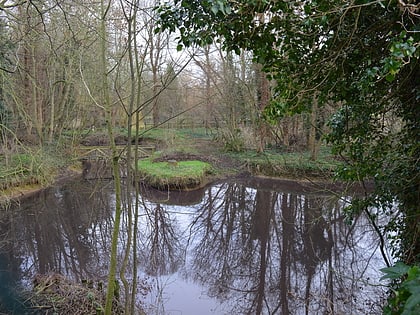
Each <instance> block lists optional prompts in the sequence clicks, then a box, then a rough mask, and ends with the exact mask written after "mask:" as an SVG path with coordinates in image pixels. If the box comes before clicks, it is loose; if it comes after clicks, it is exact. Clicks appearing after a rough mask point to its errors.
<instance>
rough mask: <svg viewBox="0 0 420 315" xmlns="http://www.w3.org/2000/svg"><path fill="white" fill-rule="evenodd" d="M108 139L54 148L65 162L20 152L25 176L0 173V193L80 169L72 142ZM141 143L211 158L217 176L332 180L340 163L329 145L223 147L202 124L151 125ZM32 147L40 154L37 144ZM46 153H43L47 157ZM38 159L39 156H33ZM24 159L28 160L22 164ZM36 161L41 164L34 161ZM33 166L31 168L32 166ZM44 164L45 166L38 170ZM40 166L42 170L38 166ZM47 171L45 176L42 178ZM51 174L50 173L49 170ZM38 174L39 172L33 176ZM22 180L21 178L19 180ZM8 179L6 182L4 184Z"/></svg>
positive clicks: (170, 156) (19, 191)
mask: <svg viewBox="0 0 420 315" xmlns="http://www.w3.org/2000/svg"><path fill="white" fill-rule="evenodd" d="M115 142H116V144H117V145H120V146H122V145H126V144H127V139H126V136H125V134H124V133H119V134H118V135H117V136H116V137H115ZM108 144H109V140H108V137H107V135H106V133H103V132H102V133H101V132H95V133H92V134H88V135H87V136H84V137H82V138H81V140H80V142H79V143H76V146H75V147H74V148H69V147H68V146H66V150H68V151H71V152H72V153H71V154H70V153H68V152H58V154H57V159H56V160H59V159H60V157H59V156H60V155H63V154H64V155H65V156H67V157H68V156H70V155H71V158H70V159H68V160H67V161H66V162H56V161H54V157H53V154H51V152H47V153H46V154H45V153H43V155H41V156H40V157H36V156H35V157H34V156H30V158H28V157H27V155H24V156H23V158H22V157H21V158H20V159H19V163H18V164H19V165H18V167H19V168H21V169H22V170H23V171H22V174H24V173H25V174H26V176H27V178H29V180H27V179H26V180H25V178H24V176H20V175H17V176H14V177H12V178H10V180H9V179H8V178H7V177H6V176H0V179H1V181H2V182H1V184H2V185H3V186H4V187H3V188H2V191H1V194H0V199H1V198H3V199H9V198H18V197H20V196H24V195H27V194H28V193H31V192H34V191H36V190H38V189H39V188H41V187H45V186H48V185H49V184H51V183H52V182H53V181H55V182H56V181H57V180H63V179H66V178H68V177H70V176H74V175H75V174H76V175H77V174H81V173H82V171H83V167H82V166H81V163H80V161H79V159H78V156H77V154H78V153H77V147H78V146H83V147H94V146H107V145H108ZM140 144H141V145H146V146H147V145H149V146H153V147H155V153H154V158H155V159H157V160H160V161H165V160H176V161H185V160H200V161H204V162H208V163H210V164H211V165H212V166H213V168H214V173H213V174H212V175H211V176H210V178H209V180H210V181H212V180H217V179H221V178H227V177H232V176H249V175H256V176H268V177H272V178H281V179H289V180H297V181H331V180H332V179H333V174H334V171H335V170H336V168H337V166H338V165H340V163H341V162H340V161H339V160H338V159H337V158H336V157H334V156H333V155H331V154H330V153H329V148H327V147H321V149H320V154H319V158H318V159H317V160H315V161H313V160H311V159H310V155H309V153H308V152H306V151H305V150H302V149H299V148H294V149H290V148H287V149H285V148H280V147H271V148H267V150H265V151H264V152H262V153H258V152H256V150H255V149H244V150H241V151H239V152H232V151H228V150H226V147H225V145H224V144H223V143H221V142H220V141H217V137H216V136H215V134H214V133H213V134H212V133H209V132H208V131H207V130H204V129H203V128H201V129H200V128H197V129H176V130H168V129H156V130H151V131H148V132H147V133H146V134H145V135H143V136H142V137H141V138H140ZM33 152H36V154H39V152H40V150H39V149H35V150H34V151H33ZM46 156H47V157H48V158H46ZM38 160H39V162H38ZM25 163H28V165H30V167H31V168H29V166H26V165H25ZM37 163H40V166H38V165H37ZM2 167H3V166H2V165H0V173H2V172H4V173H5V174H6V173H7V171H8V169H7V168H2ZM32 169H34V170H36V172H33V171H32ZM43 169H45V171H42V170H43ZM40 170H41V171H40ZM46 174H47V175H48V176H49V177H50V178H45V177H44V176H46ZM0 175H1V174H0ZM52 175H53V176H52ZM37 176H38V177H37ZM19 181H21V182H19ZM9 183H11V184H10V185H9Z"/></svg>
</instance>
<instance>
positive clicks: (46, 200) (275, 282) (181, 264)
mask: <svg viewBox="0 0 420 315" xmlns="http://www.w3.org/2000/svg"><path fill="white" fill-rule="evenodd" d="M166 194H167V195H168V193H166ZM168 196H169V195H168ZM197 196H200V197H201V198H198V199H197ZM132 198H133V199H134V197H132ZM193 199H194V200H195V199H197V200H196V201H195V203H194V202H192V201H191V200H193ZM170 200H171V198H169V197H168V198H164V199H162V198H160V199H156V198H155V197H154V198H152V197H151V195H150V193H149V194H147V193H145V192H144V191H143V192H142V194H141V196H140V205H141V209H140V213H139V218H138V220H139V223H140V231H139V235H138V236H137V242H138V255H139V257H138V261H139V262H140V265H139V268H140V269H141V270H142V271H143V275H142V277H146V276H147V279H148V281H149V283H150V285H151V287H153V288H154V290H153V291H152V292H151V293H149V297H150V300H149V301H152V302H151V303H150V305H149V307H148V308H147V309H148V311H149V313H148V314H175V310H177V311H179V312H181V313H182V314H227V313H230V314H374V313H380V305H379V304H378V299H379V298H380V296H381V294H382V292H381V290H382V289H381V287H376V286H373V285H371V284H372V283H374V282H377V279H378V278H379V275H378V269H380V268H381V267H383V262H382V260H381V258H380V255H379V253H378V251H377V246H378V244H379V241H378V240H377V238H376V236H375V234H374V233H373V232H372V231H371V229H370V227H369V224H368V223H367V220H366V219H365V218H364V217H362V216H361V217H359V218H358V220H357V221H356V223H355V224H354V225H352V226H348V225H346V224H345V223H344V221H343V216H342V208H343V205H344V201H343V199H342V198H340V197H337V196H336V195H334V194H326V193H325V192H323V193H320V192H316V191H304V190H303V189H302V187H298V186H297V185H293V186H290V185H289V184H288V183H286V184H285V182H280V181H276V182H272V181H267V180H262V179H259V180H256V179H255V180H253V181H250V182H233V181H232V182H226V183H221V184H217V185H214V186H211V187H207V188H205V189H203V190H202V191H200V192H199V193H198V194H194V198H191V194H190V196H189V197H186V201H185V202H182V195H180V194H177V196H176V200H177V201H176V202H175V203H176V204H175V205H171V204H168V203H169V201H170ZM131 201H132V200H130V202H131ZM113 203H114V196H113V193H112V183H110V182H101V181H79V180H74V181H70V182H69V183H67V184H65V185H63V186H58V187H52V188H50V189H48V190H45V191H42V192H40V193H38V194H37V195H34V196H32V197H31V198H30V199H26V200H22V201H21V203H20V204H18V205H15V206H14V207H12V208H10V209H4V210H3V211H1V217H0V233H1V235H2V239H3V241H2V243H1V247H0V265H1V268H2V270H1V271H0V277H1V278H2V279H7V283H9V284H10V285H9V284H8V286H12V284H22V283H25V281H28V279H31V277H32V276H33V275H34V274H36V273H46V272H51V271H53V272H59V273H63V274H65V275H68V276H70V277H72V278H74V279H75V280H76V281H80V280H81V279H83V278H90V279H92V278H93V279H101V278H102V279H104V278H105V276H106V273H107V270H108V257H109V248H110V246H109V244H110V235H111V229H112V223H113V217H112V208H113ZM127 222H128V220H126V221H125V224H124V225H123V228H122V229H123V230H124V229H126V228H127V224H128V223H127ZM121 237H122V240H121V255H122V252H123V250H124V248H123V247H124V246H123V244H124V241H125V238H126V233H124V231H123V233H121ZM1 283H2V285H3V286H4V284H3V281H2V282H1ZM184 293H185V294H184ZM2 298H3V300H2V301H6V300H8V301H10V299H11V298H10V297H4V296H3V297H2ZM2 304H3V307H4V306H5V302H2Z"/></svg>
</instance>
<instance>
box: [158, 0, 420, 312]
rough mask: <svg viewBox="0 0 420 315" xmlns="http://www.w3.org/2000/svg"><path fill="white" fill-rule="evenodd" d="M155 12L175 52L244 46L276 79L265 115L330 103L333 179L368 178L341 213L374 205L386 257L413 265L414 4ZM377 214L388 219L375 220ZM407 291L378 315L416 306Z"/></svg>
mask: <svg viewBox="0 0 420 315" xmlns="http://www.w3.org/2000/svg"><path fill="white" fill-rule="evenodd" d="M158 11H159V13H160V14H161V27H162V28H165V29H169V30H171V31H175V30H179V32H180V36H179V37H178V39H179V47H180V48H182V47H183V46H191V45H205V44H208V43H210V42H213V41H219V42H221V43H222V44H223V47H224V48H225V49H227V50H229V51H239V48H244V49H247V50H249V51H252V52H253V55H254V60H255V61H256V62H259V63H261V64H263V70H264V71H265V72H267V74H268V76H269V77H270V78H271V79H272V80H275V82H276V85H275V88H274V91H273V92H274V93H273V94H274V97H273V99H272V102H271V105H270V106H268V107H266V109H265V113H264V116H265V117H266V118H267V119H269V120H272V121H274V120H275V119H277V118H279V117H283V116H286V115H291V114H294V113H299V112H302V111H305V110H308V109H309V108H308V104H310V101H311V100H312V98H313V97H314V95H317V97H318V103H319V104H320V106H323V104H325V103H326V102H327V101H329V102H335V103H336V104H337V108H338V110H337V112H336V114H335V115H333V116H332V117H331V120H330V122H329V127H330V133H329V135H328V136H327V140H328V141H329V143H330V144H332V145H333V150H334V153H335V154H337V155H340V156H341V157H342V158H343V159H344V160H345V161H346V163H345V165H344V166H343V167H342V168H341V169H340V171H339V172H338V174H337V176H338V178H339V179H343V180H350V181H360V182H363V183H365V182H373V183H374V184H375V185H374V187H375V188H374V190H373V191H370V192H369V193H368V194H367V196H366V198H364V199H363V200H355V201H354V203H353V205H352V206H351V207H350V208H349V209H348V214H349V217H350V218H351V217H352V216H354V215H357V214H358V213H361V212H362V211H365V212H367V213H369V214H372V212H371V211H370V209H375V210H374V211H375V215H370V219H371V222H372V224H374V225H375V228H376V229H377V231H378V232H380V233H381V234H382V235H381V236H382V237H384V236H386V235H392V237H390V240H391V244H392V245H393V248H392V250H393V252H394V255H395V256H397V257H399V258H401V259H402V260H404V261H405V262H406V263H408V264H411V265H414V264H416V263H419V262H420V177H419V176H420V163H419V161H420V110H419V109H420V108H419V103H420V64H419V58H420V48H419V43H420V32H419V30H420V17H419V12H418V7H416V6H415V5H413V4H412V2H411V1H397V0H391V1H388V2H383V3H382V2H379V1H364V0H360V1H355V2H348V1H328V0H320V1H307V2H302V1H269V0H261V1H251V0H248V1H229V0H225V1H222V0H219V1H211V0H208V1H179V0H178V1H175V6H171V7H160V8H159V9H158ZM261 13H264V15H262V14H261ZM379 213H382V214H385V215H387V216H388V217H389V218H390V222H389V224H387V225H386V226H377V225H376V224H375V220H376V215H377V214H379ZM410 270H412V269H410ZM413 270H414V271H415V270H417V271H418V268H417V269H413ZM413 270H412V271H411V272H414V271H413ZM407 279H411V278H410V275H409V276H408V278H407ZM407 281H408V282H407ZM416 281H418V280H416ZM418 287H419V286H418V285H416V286H414V290H418ZM412 288H413V286H412V282H411V280H406V281H404V282H403V283H402V285H401V287H400V288H399V289H398V291H397V293H398V292H400V293H401V294H402V297H403V300H404V301H405V302H407V304H402V303H401V301H400V300H398V299H399V296H398V295H396V298H395V299H394V300H390V305H389V307H388V308H387V309H386V311H387V312H388V313H387V314H414V312H415V311H418V309H417V307H418V306H417V304H416V303H417V302H418V301H417V302H416V301H415V302H416V303H414V302H413V300H411V299H410V297H408V295H407V294H408V293H407V292H409V293H410V294H414V293H415V294H417V295H416V296H420V292H418V291H415V292H414V291H411V289H412ZM400 297H401V295H400ZM413 303H414V304H413ZM407 305H408V306H407ZM413 305H415V307H414V308H413Z"/></svg>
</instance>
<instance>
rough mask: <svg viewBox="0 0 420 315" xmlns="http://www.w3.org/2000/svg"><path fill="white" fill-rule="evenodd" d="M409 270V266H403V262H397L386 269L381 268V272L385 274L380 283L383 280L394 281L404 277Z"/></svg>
mask: <svg viewBox="0 0 420 315" xmlns="http://www.w3.org/2000/svg"><path fill="white" fill-rule="evenodd" d="M409 269H410V267H409V266H407V265H406V264H404V263H403V262H401V261H399V262H397V263H396V264H395V265H394V266H392V267H388V268H382V269H381V271H382V272H383V273H384V274H385V275H384V276H382V278H381V281H382V280H385V279H390V280H396V279H399V278H401V277H402V276H403V275H405V274H406V273H407V272H408V270H409Z"/></svg>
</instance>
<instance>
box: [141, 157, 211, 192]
mask: <svg viewBox="0 0 420 315" xmlns="http://www.w3.org/2000/svg"><path fill="white" fill-rule="evenodd" d="M137 168H138V170H139V173H140V176H141V177H142V179H143V180H144V181H145V182H146V183H147V184H149V185H150V186H152V187H156V188H159V189H168V188H169V189H188V188H195V187H198V186H201V185H203V184H204V181H205V177H206V175H207V174H209V173H210V172H211V169H212V167H211V165H210V164H209V163H206V162H202V161H197V160H192V161H172V160H169V161H164V162H154V161H153V159H152V158H148V159H143V160H139V161H138V162H137Z"/></svg>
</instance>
